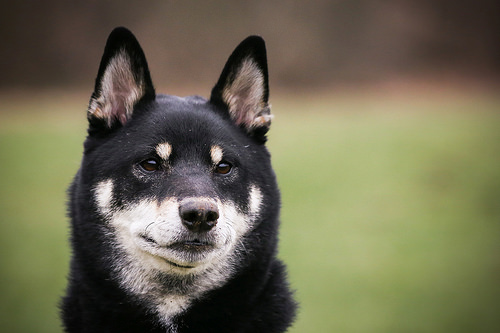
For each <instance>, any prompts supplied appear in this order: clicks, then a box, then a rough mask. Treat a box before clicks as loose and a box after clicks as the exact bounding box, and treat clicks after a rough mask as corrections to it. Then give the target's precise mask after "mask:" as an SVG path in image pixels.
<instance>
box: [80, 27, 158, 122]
mask: <svg viewBox="0 0 500 333" xmlns="http://www.w3.org/2000/svg"><path fill="white" fill-rule="evenodd" d="M154 96H155V90H154V87H153V83H152V81H151V76H150V74H149V69H148V64H147V62H146V57H145V55H144V52H143V51H142V48H141V46H140V45H139V42H138V41H137V39H136V38H135V37H134V35H133V34H132V33H131V32H130V31H129V30H127V29H125V28H116V29H114V30H113V31H112V32H111V34H110V35H109V37H108V41H107V43H106V47H105V49H104V54H103V56H102V59H101V64H100V66H99V72H98V74H97V79H96V82H95V88H94V92H93V93H92V97H91V99H90V104H89V108H88V113H87V117H88V120H89V125H90V128H89V129H92V130H109V129H111V128H114V127H116V126H122V125H124V124H125V123H126V122H127V121H128V120H129V119H130V117H131V116H132V113H133V110H134V106H135V105H136V104H137V103H138V102H139V101H141V100H145V99H154Z"/></svg>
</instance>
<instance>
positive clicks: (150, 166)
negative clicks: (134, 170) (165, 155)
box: [139, 158, 160, 172]
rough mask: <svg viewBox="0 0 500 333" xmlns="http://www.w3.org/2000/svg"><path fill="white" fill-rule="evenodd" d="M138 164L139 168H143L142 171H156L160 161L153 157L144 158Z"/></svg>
mask: <svg viewBox="0 0 500 333" xmlns="http://www.w3.org/2000/svg"><path fill="white" fill-rule="evenodd" d="M139 165H140V166H141V168H143V169H144V171H148V172H152V171H157V170H159V169H160V163H159V162H158V161H157V160H155V159H154V158H150V159H147V160H144V161H142V162H141V163H139Z"/></svg>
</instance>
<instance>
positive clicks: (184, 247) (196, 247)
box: [141, 235, 216, 268]
mask: <svg viewBox="0 0 500 333" xmlns="http://www.w3.org/2000/svg"><path fill="white" fill-rule="evenodd" d="M141 238H142V240H143V241H144V242H145V244H146V245H147V247H148V248H153V249H156V250H160V252H159V251H153V252H152V253H156V255H157V256H159V257H161V258H162V259H163V260H165V261H166V262H167V263H168V264H170V265H172V266H175V267H179V268H194V267H196V265H189V264H188V263H189V262H196V261H199V259H201V258H202V257H203V255H204V254H206V253H208V252H211V251H212V250H214V249H215V248H216V246H215V244H213V243H211V242H208V241H203V240H200V239H192V240H181V241H177V242H175V243H171V244H168V245H161V244H158V242H156V241H155V240H154V239H153V238H151V237H149V236H147V235H141ZM162 250H166V251H168V252H170V253H171V252H174V253H175V255H174V257H177V256H180V257H181V258H184V260H182V261H183V262H184V263H183V264H180V263H178V262H173V261H171V260H168V259H167V258H170V256H166V255H164V251H162ZM148 252H150V251H148ZM162 253H163V254H162ZM186 259H188V260H186ZM185 260H186V261H185ZM176 261H177V260H176Z"/></svg>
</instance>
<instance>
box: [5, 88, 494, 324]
mask: <svg viewBox="0 0 500 333" xmlns="http://www.w3.org/2000/svg"><path fill="white" fill-rule="evenodd" d="M41 97H44V96H41ZM53 97H54V96H45V97H44V98H39V99H37V100H28V101H26V100H22V99H21V98H19V99H17V98H13V97H9V98H6V97H5V96H3V97H2V98H1V99H0V105H1V107H2V110H1V111H0V112H1V113H0V253H1V256H0V295H1V296H0V332H17V333H23V332H26V333H28V332H29V333H32V332H37V333H39V332H40V333H41V332H60V331H61V329H60V326H59V321H58V310H57V303H58V301H59V298H60V296H61V295H62V294H63V292H64V286H65V278H66V274H67V269H68V267H67V266H68V260H69V249H68V244H67V235H68V225H67V219H66V217H65V200H66V197H65V189H66V187H67V185H68V184H69V182H70V181H71V177H72V175H73V174H74V173H75V171H76V170H77V168H78V165H79V160H80V154H81V146H82V145H81V144H82V141H83V138H84V136H85V130H86V128H85V126H86V124H85V115H84V110H85V104H86V102H87V99H86V98H87V96H85V97H81V96H79V95H76V96H75V97H74V98H71V97H72V96H64V98H63V99H55V98H53ZM273 108H274V112H275V115H276V117H275V121H274V123H273V128H272V131H271V133H270V141H269V146H270V149H271V152H272V154H273V157H274V166H275V169H276V173H277V175H278V180H279V182H280V185H281V189H282V195H283V211H282V228H281V231H282V233H281V248H280V257H281V258H283V260H285V261H286V262H287V263H288V267H289V276H290V280H291V283H292V286H293V288H294V289H296V295H297V299H298V300H299V302H300V312H299V315H298V318H297V321H296V323H295V325H294V326H293V328H292V329H291V332H347V333H350V332H352V333H357V332H366V333H377V332H380V333H390V332H394V333H400V332H410V333H411V332H464V333H465V332H500V97H498V98H497V97H494V96H493V97H492V96H489V95H481V94H474V95H467V94H456V95H454V94H445V95H439V94H413V95H405V96H399V95H390V94H389V95H382V96H379V95H377V94H364V95H360V96H357V95H350V96H349V95H345V96H336V97H329V98H326V97H318V96H316V97H314V96H303V97H297V96H295V97H294V98H293V99H290V98H284V96H278V97H277V98H275V99H274V100H273Z"/></svg>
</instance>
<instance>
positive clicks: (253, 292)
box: [62, 28, 296, 333]
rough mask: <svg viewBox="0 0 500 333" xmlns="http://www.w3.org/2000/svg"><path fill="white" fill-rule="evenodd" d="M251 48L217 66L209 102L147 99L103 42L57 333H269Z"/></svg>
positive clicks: (268, 216) (123, 37) (277, 310)
mask: <svg viewBox="0 0 500 333" xmlns="http://www.w3.org/2000/svg"><path fill="white" fill-rule="evenodd" d="M268 95H269V92H268V73H267V59H266V50H265V44H264V41H263V40H262V39H261V38H260V37H255V36H252V37H248V38H247V39H245V40H244V41H243V42H242V43H241V44H240V45H239V46H238V47H237V48H236V50H235V51H234V52H233V54H232V55H231V56H230V58H229V60H228V62H227V64H226V66H225V67H224V70H223V71H222V75H221V77H220V78H219V81H218V82H217V84H216V85H215V87H214V88H213V90H212V94H211V97H210V100H205V99H203V98H201V97H194V96H191V97H185V98H181V97H176V96H169V95H156V94H155V90H154V88H153V84H152V82H151V77H150V74H149V70H148V66H147V63H146V59H145V56H144V53H143V51H142V49H141V47H140V46H139V44H138V42H137V40H136V39H135V37H134V36H133V35H132V34H131V33H130V32H129V31H128V30H126V29H124V28H117V29H115V30H114V31H113V32H112V33H111V35H110V36H109V39H108V42H107V45H106V48H105V50H104V55H103V58H102V60H101V65H100V68H99V73H98V76H97V80H96V84H95V90H94V93H93V94H92V97H91V100H90V105H89V109H88V121H89V129H88V137H87V139H86V141H85V144H84V155H83V160H82V164H81V167H80V170H79V171H78V173H77V174H76V176H75V179H74V181H73V184H72V185H71V187H70V191H69V192H70V209H69V211H70V215H71V219H72V239H71V241H72V248H73V257H72V261H71V272H70V278H69V286H68V290H67V295H66V297H65V298H64V300H63V304H62V313H63V321H64V326H65V329H66V331H67V332H91V333H96V332H143V333H144V332H176V333H181V332H233V333H234V332H282V331H285V330H286V329H287V328H288V327H289V326H290V324H291V322H292V320H293V318H294V315H295V308H296V306H295V302H294V301H293V299H292V295H291V292H290V291H289V287H288V284H287V282H286V278H285V269H284V266H283V264H282V263H281V262H280V261H279V260H278V259H276V250H277V241H278V238H277V232H278V215H279V206H280V197H279V192H278V187H277V184H276V179H275V175H274V172H273V170H272V168H271V163H270V156H269V153H268V151H267V149H266V148H265V146H264V143H265V141H266V136H265V135H266V132H267V131H268V129H269V125H270V123H271V114H270V108H269V105H268Z"/></svg>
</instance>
